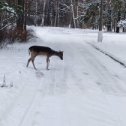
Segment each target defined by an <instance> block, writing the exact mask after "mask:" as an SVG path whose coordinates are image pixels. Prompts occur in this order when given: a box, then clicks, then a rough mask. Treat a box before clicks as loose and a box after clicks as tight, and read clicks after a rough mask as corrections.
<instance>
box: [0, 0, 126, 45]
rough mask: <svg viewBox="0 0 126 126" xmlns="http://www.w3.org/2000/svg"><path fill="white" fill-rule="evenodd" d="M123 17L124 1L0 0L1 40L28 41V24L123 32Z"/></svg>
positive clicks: (2, 41)
mask: <svg viewBox="0 0 126 126" xmlns="http://www.w3.org/2000/svg"><path fill="white" fill-rule="evenodd" d="M101 5H102V6H101ZM101 9H102V13H100V10H101ZM100 15H101V16H100ZM125 19H126V0H1V1H0V42H1V43H4V41H5V40H7V39H8V40H9V42H10V43H11V42H14V41H15V40H19V41H21V42H22V41H27V38H28V36H29V34H30V33H29V31H28V30H27V25H35V26H50V27H69V28H81V29H86V28H90V29H99V27H100V20H101V21H102V29H106V31H107V32H117V33H119V32H120V28H122V29H123V32H125V25H126V23H125Z"/></svg>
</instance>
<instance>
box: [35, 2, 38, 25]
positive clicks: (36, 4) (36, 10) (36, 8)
mask: <svg viewBox="0 0 126 126" xmlns="http://www.w3.org/2000/svg"><path fill="white" fill-rule="evenodd" d="M37 12H38V0H36V3H35V19H34V24H35V26H37Z"/></svg>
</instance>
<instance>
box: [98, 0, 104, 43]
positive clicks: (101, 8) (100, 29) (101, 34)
mask: <svg viewBox="0 0 126 126" xmlns="http://www.w3.org/2000/svg"><path fill="white" fill-rule="evenodd" d="M102 18H103V0H101V5H100V19H99V32H98V42H102V39H103V33H102Z"/></svg>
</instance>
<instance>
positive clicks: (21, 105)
mask: <svg viewBox="0 0 126 126" xmlns="http://www.w3.org/2000/svg"><path fill="white" fill-rule="evenodd" d="M40 44H41V43H40ZM49 45H50V46H53V45H54V43H49ZM28 46H29V45H26V46H24V48H23V49H22V50H20V51H19V50H18V51H17V50H15V51H14V52H13V51H12V50H10V49H9V50H6V51H7V52H8V53H7V52H6V53H5V52H4V51H2V52H1V53H4V55H5V57H2V60H5V61H6V60H7V59H6V57H7V56H9V57H11V56H12V54H13V57H12V59H13V60H8V63H10V64H11V67H10V69H7V70H6V73H5V74H7V75H8V76H10V78H12V77H13V78H15V80H14V84H16V87H14V89H12V90H17V92H15V94H14V91H12V92H11V93H12V94H13V96H12V99H11V100H10V101H9V102H7V105H4V104H2V106H1V107H0V108H3V111H1V113H0V126H42V125H43V126H84V125H85V126H125V124H126V121H125V116H124V115H125V114H123V115H122V112H123V113H126V110H124V109H123V108H124V106H125V105H126V104H125V103H124V100H123V99H125V96H126V84H125V82H126V80H125V78H124V77H123V76H121V75H119V73H118V71H117V69H120V71H123V69H124V68H123V67H122V66H120V65H119V64H117V63H116V62H114V61H112V60H111V59H110V58H109V57H107V56H105V55H103V54H101V53H100V52H98V51H97V50H95V49H94V48H92V47H91V46H90V45H88V44H86V43H83V44H80V43H72V42H70V43H55V48H56V49H57V48H58V47H59V46H60V47H61V49H62V50H64V60H63V61H61V60H59V59H58V58H57V57H52V58H51V62H50V70H49V71H46V69H45V66H46V65H45V61H44V60H45V58H41V57H38V58H37V59H36V61H35V64H36V67H37V68H38V70H37V71H35V70H34V69H33V67H32V65H31V64H30V67H29V68H26V67H25V64H26V60H27V58H28V54H27V55H26V53H27V48H28ZM24 50H25V51H24ZM10 52H11V53H10ZM15 52H16V53H15ZM17 54H18V55H17ZM24 55H26V56H25V57H24ZM19 56H20V57H19ZM15 59H18V60H15ZM42 60H43V61H42ZM12 61H15V62H14V63H12ZM4 65H5V64H2V66H1V67H5V66H4ZM12 66H13V67H12ZM14 66H15V67H14ZM116 68H117V69H116ZM9 70H10V71H13V74H11V72H10V73H8V71H9ZM18 82H19V83H20V85H19V84H17V83H18ZM3 90H4V89H3ZM5 90H6V89H5ZM8 90H11V89H8ZM8 94H9V93H8ZM3 96H4V95H3ZM9 98H11V97H8V98H7V97H5V100H8V99H9ZM0 110H1V109H0Z"/></svg>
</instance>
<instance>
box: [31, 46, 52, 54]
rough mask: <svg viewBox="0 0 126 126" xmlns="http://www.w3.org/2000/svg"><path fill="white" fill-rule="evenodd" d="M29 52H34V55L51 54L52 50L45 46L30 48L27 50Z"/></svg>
mask: <svg viewBox="0 0 126 126" xmlns="http://www.w3.org/2000/svg"><path fill="white" fill-rule="evenodd" d="M29 50H30V51H31V52H36V53H51V52H52V49H51V48H49V47H45V46H31V47H30V48H29Z"/></svg>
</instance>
